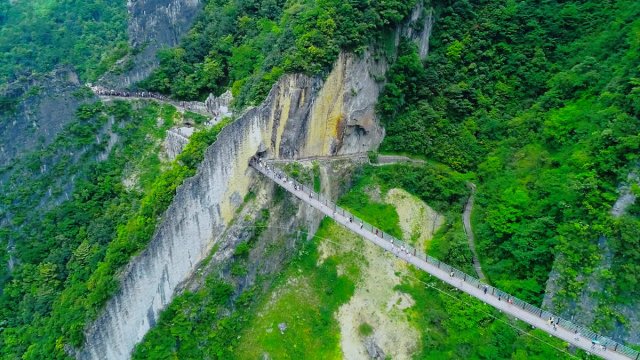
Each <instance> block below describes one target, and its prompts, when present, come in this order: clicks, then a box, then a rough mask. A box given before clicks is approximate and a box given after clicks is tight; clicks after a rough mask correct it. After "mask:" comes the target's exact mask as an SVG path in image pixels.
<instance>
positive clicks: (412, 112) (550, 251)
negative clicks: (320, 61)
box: [380, 1, 640, 326]
mask: <svg viewBox="0 0 640 360" xmlns="http://www.w3.org/2000/svg"><path fill="white" fill-rule="evenodd" d="M440 9H441V12H440V15H439V18H438V25H437V26H436V27H435V29H434V36H433V38H432V52H431V54H430V55H429V57H428V59H427V61H426V63H425V64H424V66H422V64H420V62H419V59H418V58H417V56H416V55H415V53H414V52H413V50H412V49H411V47H405V49H404V54H403V56H401V57H400V58H399V59H398V61H397V62H396V64H395V65H394V67H393V68H392V69H391V72H390V74H389V79H390V83H389V84H388V85H387V88H386V93H385V96H384V98H383V99H382V100H381V101H380V112H381V114H382V117H383V123H384V124H385V125H386V129H387V134H388V136H387V137H386V139H385V141H384V143H383V144H382V150H383V151H394V152H406V153H412V154H416V155H420V156H424V157H427V158H429V159H434V160H437V161H439V162H442V163H444V164H447V165H449V166H451V167H452V168H454V169H456V170H459V171H471V172H474V173H475V174H476V176H477V181H478V182H479V185H480V189H479V194H480V199H479V203H480V206H481V207H482V209H481V211H480V212H479V214H478V215H477V217H476V219H475V223H476V224H477V229H478V231H479V233H478V235H479V240H480V246H481V249H482V250H481V252H482V253H484V254H486V256H485V258H484V259H483V262H484V263H485V265H486V268H487V270H488V272H489V276H490V277H491V279H492V280H493V281H494V282H495V283H496V284H498V285H500V287H502V288H504V289H505V290H507V291H511V292H515V293H518V294H521V295H522V296H524V297H525V298H526V299H528V300H530V301H534V302H539V301H540V300H541V296H542V293H543V292H544V289H545V282H546V280H547V278H548V275H549V271H550V270H551V268H552V265H553V264H554V259H555V258H559V259H560V261H559V262H558V267H557V269H556V270H558V271H559V272H560V276H561V280H560V281H561V282H562V289H563V290H562V291H561V293H559V294H557V295H558V296H559V297H561V298H564V299H565V300H572V299H575V297H576V296H577V295H578V292H579V291H580V290H581V289H582V288H583V286H584V281H585V280H584V279H582V280H581V279H579V278H576V274H589V273H590V272H592V271H593V270H594V267H596V266H597V264H598V262H599V261H600V260H601V258H602V249H599V248H598V246H597V243H598V239H599V238H600V237H601V236H606V237H607V238H608V239H609V244H610V245H609V246H610V247H611V249H612V251H613V252H614V257H615V258H616V261H615V262H614V263H613V265H612V268H611V269H610V271H611V272H612V273H614V274H615V276H613V278H609V279H607V289H608V291H610V296H606V301H611V302H625V299H631V298H637V297H638V295H640V293H638V290H640V287H638V281H639V280H640V279H639V278H638V276H637V274H638V268H637V265H636V264H637V260H638V256H639V255H640V242H639V241H640V238H639V237H638V236H637V234H638V233H640V231H639V230H640V228H639V226H640V222H639V221H638V213H637V212H633V211H632V213H631V214H630V216H625V217H623V218H622V219H619V220H616V221H614V220H613V219H612V218H611V216H610V215H609V212H610V209H611V207H612V205H613V203H614V201H615V199H616V198H617V193H616V189H617V187H618V185H619V184H620V183H621V182H623V181H626V179H627V176H628V174H629V173H630V172H637V169H638V164H639V163H638V160H639V155H640V154H639V150H640V149H639V147H640V120H639V116H640V103H639V101H640V97H639V96H640V87H638V86H639V85H638V84H639V83H638V79H640V22H639V21H638V15H640V4H639V3H638V2H636V1H597V2H595V1H577V2H555V1H544V2H539V1H520V2H516V1H511V2H507V3H506V4H503V5H501V4H498V3H497V2H491V1H488V2H483V4H477V5H471V3H470V2H465V1H458V2H452V4H451V6H448V7H447V6H445V7H442V8H440ZM634 211H635V210H634ZM634 234H635V235H634ZM611 295H613V296H611ZM611 320H613V319H611ZM601 325H602V326H605V324H601ZM608 325H611V324H608Z"/></svg>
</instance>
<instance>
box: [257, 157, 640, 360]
mask: <svg viewBox="0 0 640 360" xmlns="http://www.w3.org/2000/svg"><path fill="white" fill-rule="evenodd" d="M250 165H251V166H252V167H253V168H254V169H256V170H257V171H259V172H260V173H262V174H263V175H265V176H267V177H268V178H269V179H271V180H273V181H274V182H275V183H277V184H278V185H280V186H281V187H283V188H284V189H285V190H287V191H288V192H290V193H291V194H293V195H295V196H296V197H297V198H299V199H301V200H302V201H304V202H305V203H307V204H309V205H311V206H312V207H314V208H316V209H317V210H319V211H321V212H322V213H324V214H325V215H326V216H328V217H330V218H332V219H333V220H335V221H336V222H337V223H339V224H341V225H343V226H345V227H346V228H347V229H349V230H351V231H353V232H354V233H356V234H358V235H360V236H362V237H363V238H365V239H366V240H369V241H370V242H372V243H374V244H376V245H378V246H379V247H381V248H383V249H384V250H385V251H388V252H390V253H392V254H393V255H395V256H396V257H398V258H400V259H402V260H404V261H406V262H408V263H410V264H412V265H414V266H415V267H417V268H419V269H421V270H424V271H426V272H427V273H429V274H430V275H432V276H434V277H436V278H438V279H440V280H442V281H443V282H445V283H447V284H449V285H451V286H453V287H455V288H457V289H459V290H461V291H463V292H465V293H467V294H469V295H471V296H473V297H475V298H477V299H479V300H480V301H482V302H484V303H486V304H489V305H491V306H493V307H494V308H496V309H498V310H500V311H502V312H504V313H506V314H509V315H511V316H513V317H516V318H518V319H520V320H522V321H525V322H527V323H528V324H530V325H532V326H535V327H536V328H539V329H541V330H544V331H546V332H547V333H549V334H551V335H552V336H555V337H557V338H559V339H562V340H564V341H566V342H567V343H570V344H573V345H574V346H576V347H578V348H581V349H583V350H585V351H587V352H589V353H591V354H594V355H596V356H599V357H602V358H605V359H625V360H628V359H633V360H638V359H640V353H639V352H637V351H635V350H633V349H630V348H628V347H626V346H624V345H622V344H619V343H617V342H615V341H613V340H611V339H608V338H605V337H602V336H599V335H597V334H595V333H593V332H592V331H590V330H588V329H586V328H582V327H580V326H577V325H575V324H572V323H571V322H569V321H566V320H563V319H560V318H559V317H557V316H555V315H553V314H551V313H549V312H547V311H544V310H541V309H539V308H537V307H535V306H533V305H530V304H527V303H526V302H524V301H522V300H519V299H517V298H515V297H513V296H511V295H509V294H507V293H505V292H503V291H501V290H499V289H496V288H494V287H491V286H488V285H485V284H483V283H481V282H480V281H479V280H478V279H476V278H474V277H472V276H470V275H467V274H465V273H463V272H461V271H459V270H457V269H455V268H453V267H451V266H449V265H447V264H445V263H443V262H441V261H439V260H437V259H434V258H432V257H430V256H426V255H424V254H422V253H421V252H420V251H418V250H417V249H413V248H412V247H410V246H408V245H407V244H404V243H403V242H402V241H400V240H398V239H395V238H393V237H392V236H390V235H388V234H386V233H383V232H381V231H380V230H379V229H376V228H375V227H373V226H371V225H369V224H367V223H365V222H364V221H362V220H360V219H358V218H357V217H355V216H353V215H352V214H349V213H348V212H347V211H345V210H344V209H341V208H340V207H338V206H337V205H335V204H334V203H332V202H330V201H329V200H328V199H325V198H324V197H322V196H321V195H319V194H317V193H315V192H313V191H312V190H310V189H309V188H307V187H304V186H303V185H301V184H299V183H297V182H295V181H293V180H292V179H290V178H288V177H287V176H286V175H285V174H284V173H282V172H280V171H278V170H277V169H274V168H273V167H272V166H270V165H269V164H267V163H264V162H261V161H256V160H252V161H251V164H250ZM403 249H404V250H403ZM485 288H486V289H487V291H486V294H485ZM550 317H553V318H554V319H560V320H559V324H558V326H557V327H556V328H555V329H554V328H553V327H552V326H551V325H549V323H548V319H549V318H550ZM576 330H578V333H577V334H576V333H575V331H576ZM592 340H596V341H597V342H598V344H602V345H605V346H606V348H605V349H602V348H600V346H596V347H595V348H594V347H593V346H592Z"/></svg>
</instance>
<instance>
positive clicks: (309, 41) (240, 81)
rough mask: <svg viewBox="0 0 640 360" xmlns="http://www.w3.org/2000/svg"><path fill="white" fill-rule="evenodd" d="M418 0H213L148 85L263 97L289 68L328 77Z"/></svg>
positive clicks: (177, 91) (197, 94)
mask: <svg viewBox="0 0 640 360" xmlns="http://www.w3.org/2000/svg"><path fill="white" fill-rule="evenodd" d="M416 3H417V1H416V0H408V1H401V0H374V1H337V0H322V1H305V0H296V1H286V2H285V1H282V0H262V1H260V0H256V1H244V0H212V1H209V2H208V3H207V5H206V6H205V9H204V12H203V14H202V15H201V17H200V19H199V21H197V23H196V24H195V25H194V26H193V29H192V30H191V31H190V32H189V34H188V35H186V36H185V38H184V39H183V41H182V43H181V45H180V46H178V47H176V48H174V49H167V50H165V51H162V52H160V53H159V55H158V56H159V59H160V67H159V68H158V69H157V70H156V71H155V72H154V73H153V74H152V75H151V76H150V77H149V79H147V80H146V81H144V82H143V83H142V84H141V85H142V86H144V87H146V88H148V89H150V90H155V91H159V92H163V93H167V94H171V95H172V96H174V97H176V98H179V99H193V98H202V97H206V96H207V95H208V94H209V93H210V92H213V93H215V94H220V93H222V92H224V91H225V90H226V89H228V88H229V87H230V88H231V89H232V91H233V94H234V96H236V97H238V99H237V102H238V103H239V104H238V105H239V106H242V105H246V104H256V103H259V102H261V101H262V100H263V99H264V98H265V96H266V95H267V93H268V92H269V90H270V89H271V86H272V85H273V84H274V83H275V81H276V80H277V79H278V78H279V77H280V76H281V75H282V74H284V73H285V72H286V73H294V72H302V73H306V74H310V75H322V74H326V73H327V72H328V70H330V68H331V65H332V64H333V62H334V61H335V59H336V58H337V56H338V53H339V52H340V50H349V51H356V52H359V51H362V50H363V49H364V47H365V46H366V45H368V44H369V43H370V42H371V41H373V40H375V39H380V38H381V36H382V34H383V31H385V30H390V29H393V27H394V25H396V24H398V23H399V22H400V21H401V20H402V19H404V18H405V17H406V16H407V15H408V14H409V12H410V11H411V9H413V7H414V5H415V4H416Z"/></svg>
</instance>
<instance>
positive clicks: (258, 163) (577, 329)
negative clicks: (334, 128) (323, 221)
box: [250, 158, 640, 360]
mask: <svg viewBox="0 0 640 360" xmlns="http://www.w3.org/2000/svg"><path fill="white" fill-rule="evenodd" d="M250 165H251V166H252V167H253V168H255V169H256V170H258V171H259V172H260V173H262V174H264V175H266V176H267V177H269V178H271V179H272V180H274V181H275V182H276V183H278V185H280V186H283V187H285V189H287V188H288V187H291V188H292V189H287V190H289V191H292V190H295V191H299V192H300V191H301V192H304V193H305V194H308V195H309V198H310V199H315V200H317V201H319V202H320V203H321V204H323V205H324V206H325V207H328V208H330V209H332V210H333V215H334V218H335V216H336V215H340V216H343V217H344V218H345V219H348V220H349V222H350V223H354V224H356V225H359V226H360V229H363V230H366V231H368V232H370V233H372V234H376V235H377V236H378V237H380V239H383V240H386V241H387V242H389V243H390V244H392V245H393V246H395V247H397V249H398V250H399V251H402V252H404V253H406V254H408V255H411V256H413V257H416V258H418V259H420V260H422V261H425V262H427V263H429V264H432V265H434V266H436V267H437V268H438V269H440V270H443V271H445V272H446V273H448V274H450V276H452V277H455V278H457V279H460V280H462V281H463V282H464V283H466V284H468V285H471V286H473V287H476V288H478V289H482V290H483V291H484V290H486V294H491V295H492V296H493V297H495V298H497V299H499V300H504V301H505V302H508V303H509V304H510V305H512V306H514V307H518V308H521V309H522V310H523V311H525V312H527V313H529V314H531V315H533V316H535V317H538V318H540V319H550V318H553V319H554V323H556V324H557V326H559V327H562V328H564V329H565V330H567V331H570V332H571V333H576V334H577V336H580V337H582V338H587V339H590V340H591V343H592V344H594V345H593V346H592V350H593V349H594V346H595V345H597V346H599V347H604V348H601V350H602V351H603V352H601V353H595V355H598V356H602V357H608V356H607V355H606V354H607V351H613V352H614V353H617V354H621V355H624V356H625V357H627V358H629V359H633V360H640V352H638V351H636V350H634V349H631V348H629V347H627V346H625V345H623V344H621V343H619V342H616V341H614V340H612V339H610V338H608V337H604V336H601V335H598V334H596V333H595V332H593V331H591V330H590V329H589V328H586V327H584V326H580V325H576V324H574V323H572V322H570V321H567V320H565V319H562V318H560V317H559V316H557V315H555V314H553V313H551V312H548V311H546V310H542V309H540V308H538V307H536V306H534V305H531V304H529V303H527V302H525V301H523V300H520V299H518V298H516V297H515V296H512V295H510V294H508V293H506V292H504V291H502V290H500V289H498V288H495V287H493V286H491V285H488V284H485V283H483V282H481V281H480V280H478V279H477V278H475V277H473V276H471V275H468V274H467V273H465V272H462V271H460V270H458V269H456V268H454V267H453V266H450V265H448V264H446V263H444V262H442V261H440V260H438V259H436V258H433V257H431V256H429V255H426V254H424V253H423V252H421V251H420V250H418V249H416V248H414V247H413V246H411V245H409V244H407V243H405V242H404V241H402V240H400V239H397V238H395V237H394V236H392V235H390V234H388V233H386V232H384V231H382V229H379V228H377V227H374V226H373V225H371V224H369V223H367V222H365V221H364V220H362V219H360V218H358V217H357V216H355V215H354V214H352V213H350V212H349V211H347V210H345V209H343V208H341V207H340V206H338V205H337V204H335V203H333V202H332V201H331V200H330V199H327V198H326V197H324V196H323V195H322V194H318V193H316V192H315V191H313V189H310V188H309V187H307V186H305V185H303V184H300V183H298V182H297V181H296V180H294V179H293V178H291V177H290V176H289V175H287V174H285V173H284V172H282V171H281V170H279V169H277V168H275V167H273V165H270V164H269V163H268V162H265V161H262V160H260V159H256V158H252V159H251V161H250ZM432 275H433V274H432ZM481 300H482V299H481Z"/></svg>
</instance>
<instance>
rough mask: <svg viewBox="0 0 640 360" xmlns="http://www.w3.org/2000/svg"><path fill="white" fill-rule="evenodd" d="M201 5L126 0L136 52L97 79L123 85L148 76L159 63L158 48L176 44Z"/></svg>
mask: <svg viewBox="0 0 640 360" xmlns="http://www.w3.org/2000/svg"><path fill="white" fill-rule="evenodd" d="M201 8H202V1H200V0H129V1H128V2H127V11H128V13H129V28H128V35H129V44H130V45H131V47H132V48H133V49H135V55H132V56H129V57H126V58H124V59H122V60H120V62H119V64H117V65H118V66H117V69H118V71H117V73H116V72H111V73H108V74H106V75H105V76H103V77H102V79H100V83H101V84H104V85H106V86H107V87H110V88H114V89H123V88H127V87H129V86H130V85H131V84H133V83H135V82H137V81H140V80H142V79H144V78H145V77H147V76H148V75H149V74H150V73H151V71H152V70H153V69H154V68H155V67H156V66H157V65H158V60H157V59H156V52H157V51H158V49H161V48H163V47H172V46H175V45H176V44H177V43H178V41H179V40H180V38H181V37H182V35H184V34H185V33H186V32H187V31H188V30H189V28H190V27H191V24H193V21H194V20H195V18H196V16H197V15H198V12H199V11H200V9H201Z"/></svg>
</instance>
